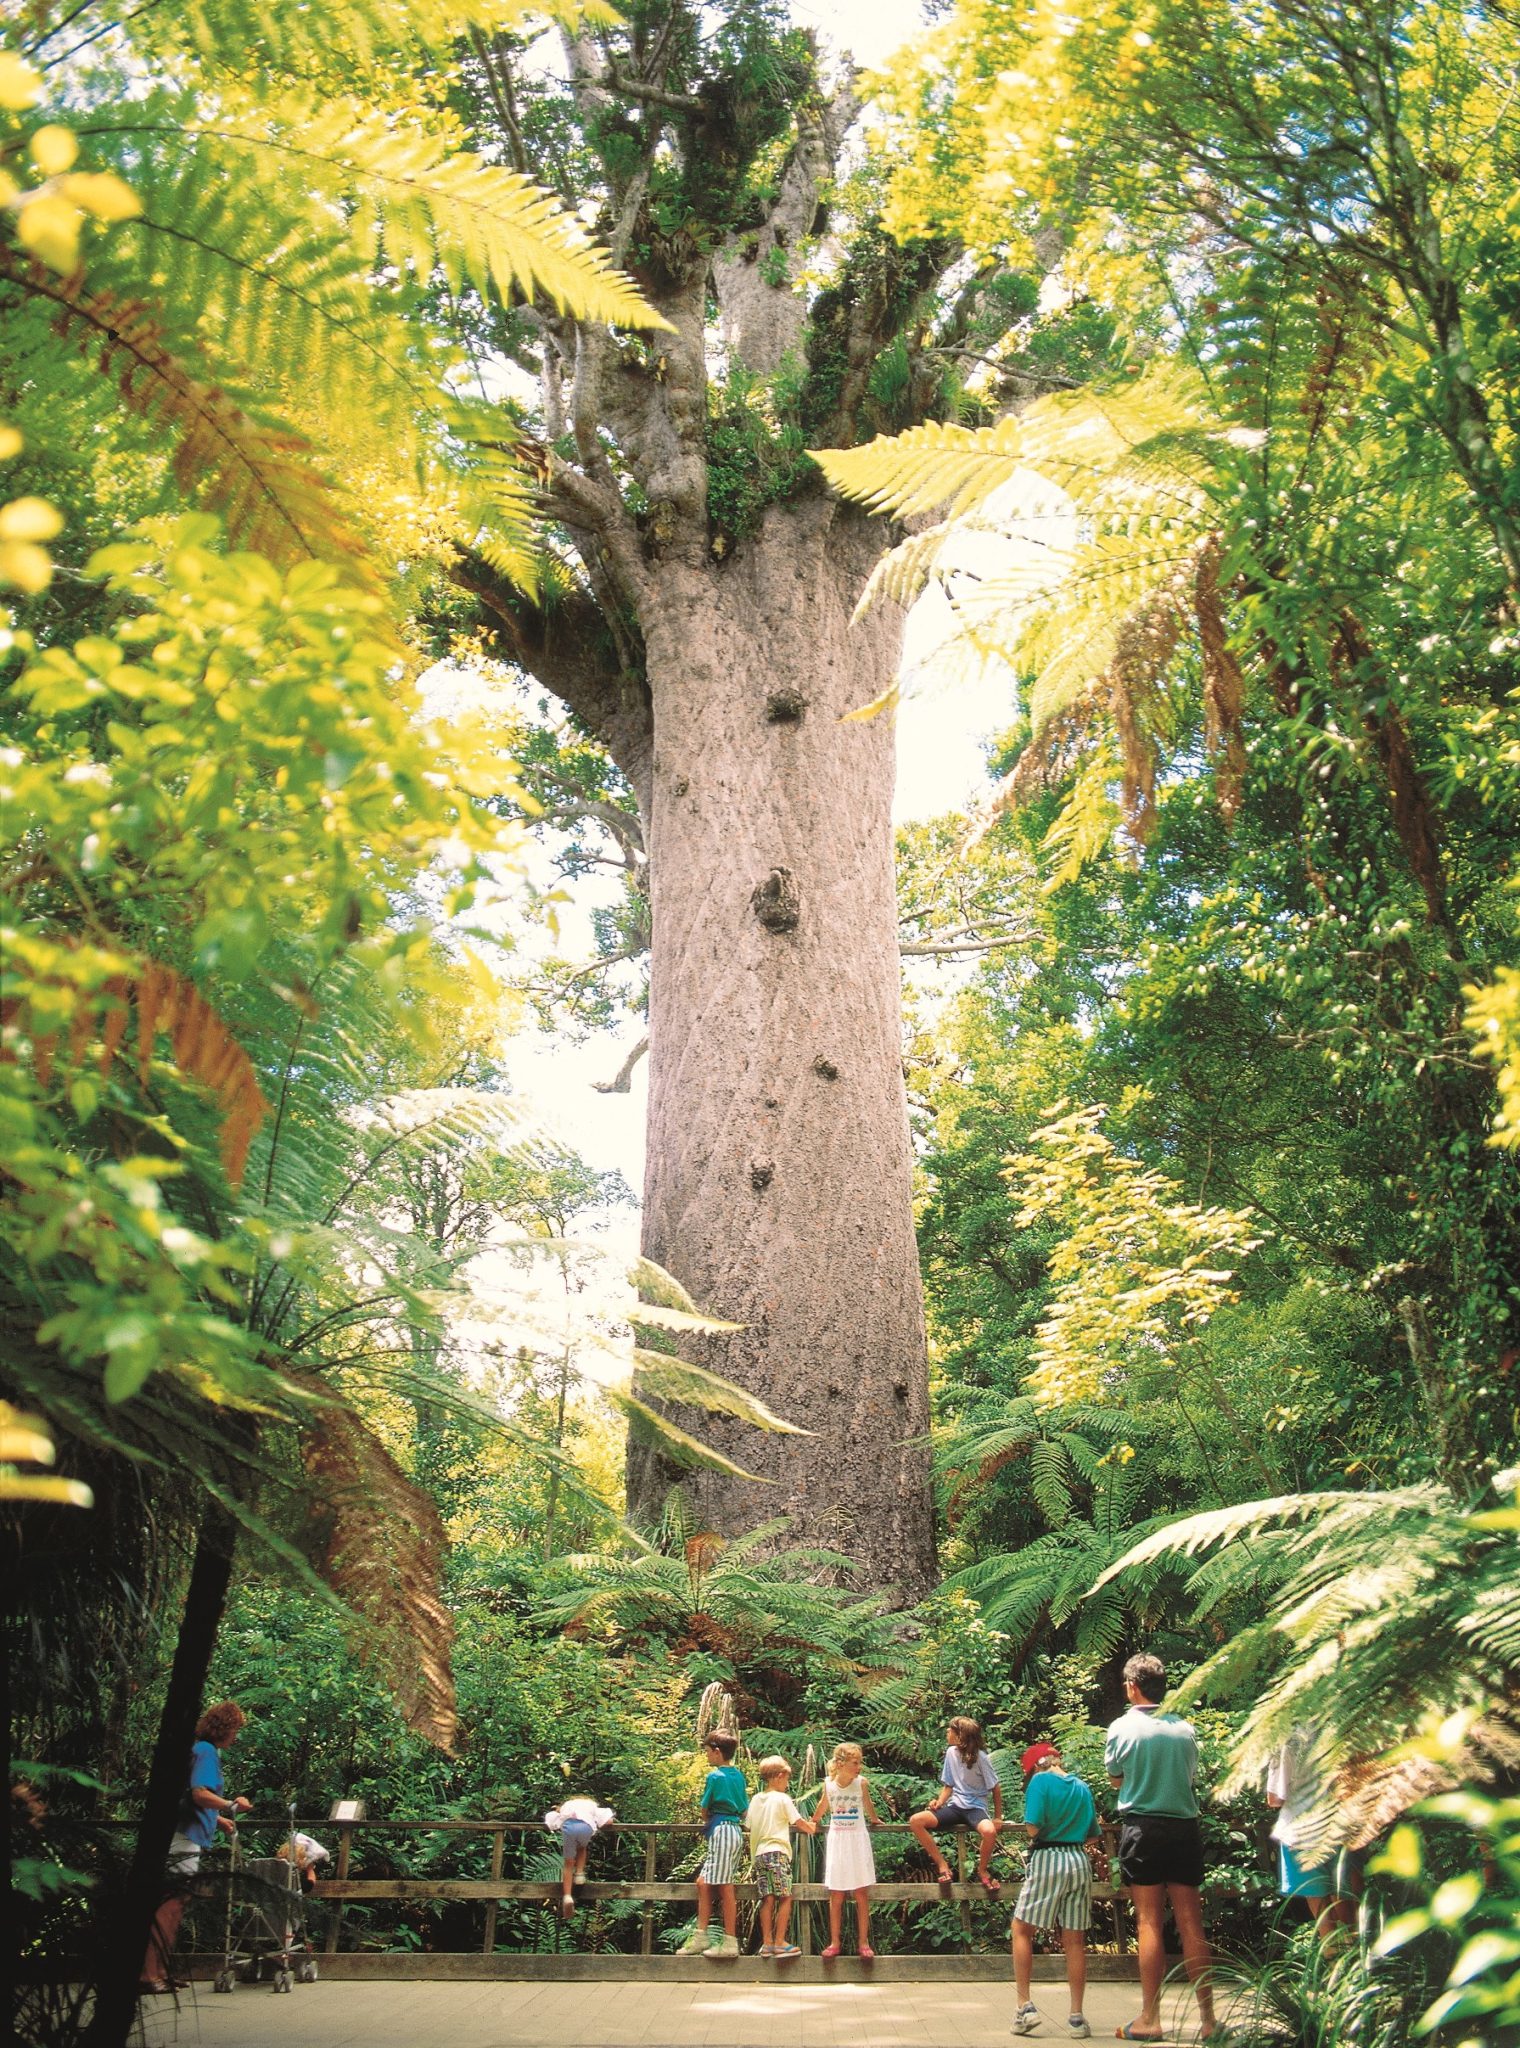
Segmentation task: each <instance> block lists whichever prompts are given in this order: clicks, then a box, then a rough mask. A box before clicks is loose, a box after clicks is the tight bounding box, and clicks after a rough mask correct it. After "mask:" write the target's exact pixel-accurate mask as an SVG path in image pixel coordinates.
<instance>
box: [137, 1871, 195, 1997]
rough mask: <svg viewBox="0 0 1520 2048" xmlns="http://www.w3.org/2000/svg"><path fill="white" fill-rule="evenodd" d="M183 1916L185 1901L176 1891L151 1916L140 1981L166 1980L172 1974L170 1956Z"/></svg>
mask: <svg viewBox="0 0 1520 2048" xmlns="http://www.w3.org/2000/svg"><path fill="white" fill-rule="evenodd" d="M184 1917H185V1901H184V1898H183V1896H182V1895H181V1894H180V1893H178V1892H176V1893H175V1894H174V1895H173V1897H172V1898H167V1899H165V1900H164V1902H163V1904H162V1905H161V1906H160V1907H159V1909H158V1911H157V1912H156V1913H155V1914H154V1916H153V1926H152V1929H151V1930H150V1932H149V1935H148V1948H147V1953H146V1954H145V1955H144V1957H143V1965H142V1982H143V1983H144V1984H155V1983H158V1982H159V1981H160V1980H162V1981H164V1982H167V1981H168V1979H169V1977H170V1975H171V1974H172V1971H171V1968H170V1958H171V1957H172V1956H173V1954H174V1944H175V1943H176V1942H177V1941H178V1940H179V1923H180V1922H181V1920H183V1919H184Z"/></svg>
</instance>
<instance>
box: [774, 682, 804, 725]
mask: <svg viewBox="0 0 1520 2048" xmlns="http://www.w3.org/2000/svg"><path fill="white" fill-rule="evenodd" d="M807 708H808V700H807V698H806V697H804V696H803V694H802V692H801V691H800V690H772V692H771V694H770V695H769V696H768V697H767V698H766V700H765V722H766V724H767V725H799V724H800V723H801V721H802V714H803V712H804V711H806V710H807Z"/></svg>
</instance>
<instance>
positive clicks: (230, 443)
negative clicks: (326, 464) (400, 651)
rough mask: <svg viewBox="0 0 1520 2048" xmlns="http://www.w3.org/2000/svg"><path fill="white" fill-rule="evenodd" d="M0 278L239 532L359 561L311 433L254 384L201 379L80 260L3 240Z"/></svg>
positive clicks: (293, 551)
mask: <svg viewBox="0 0 1520 2048" xmlns="http://www.w3.org/2000/svg"><path fill="white" fill-rule="evenodd" d="M0 279H4V280H5V281H6V282H8V283H10V284H12V285H14V286H16V287H17V288H18V289H19V290H20V291H21V292H23V293H24V294H26V295H27V296H30V297H34V298H38V299H42V300H45V301H46V302H47V303H48V304H50V305H51V306H53V307H54V308H55V309H56V315H57V321H58V326H59V328H60V330H61V331H62V332H64V333H65V334H67V335H70V336H72V337H73V338H74V339H75V340H76V342H77V343H78V344H79V346H80V347H81V348H82V349H86V350H89V351H90V352H91V353H92V354H93V356H94V358H95V361H96V363H97V366H98V368H99V369H100V370H101V371H102V372H103V373H105V374H106V375H108V376H110V377H111V378H113V379H114V381H115V384H116V387H117V389H118V391H119V392H120V395H121V397H122V399H123V401H124V402H125V404H126V405H127V407H128V409H129V410H131V411H133V412H137V413H141V414H143V415H145V416H147V417H150V418H152V419H153V420H154V421H155V422H156V423H157V424H158V425H160V426H161V427H162V428H164V429H165V430H166V431H167V432H168V433H169V434H170V435H171V436H172V438H173V447H172V456H171V462H172V468H173V472H174V475H175V478H176V480H177V481H178V483H179V484H180V487H181V488H182V489H183V490H184V491H185V493H186V495H187V496H191V497H194V496H200V497H201V498H203V499H204V501H205V502H206V503H207V504H208V505H210V506H211V507H212V508H213V509H215V510H216V511H217V512H219V513H220V514H221V516H222V518H223V519H224V520H225V522H226V525H227V530H228V533H229V536H230V537H231V538H233V539H234V540H235V541H236V542H238V543H239V544H240V545H242V546H245V547H248V548H250V549H254V550H257V551H258V552H259V553H262V554H266V555H268V556H270V557H271V559H273V560H275V561H280V562H288V561H290V560H291V559H292V558H297V559H299V558H302V557H306V556H320V555H334V554H336V555H339V556H342V557H346V558H348V560H349V561H350V563H351V564H353V565H355V566H357V565H359V564H361V563H362V561H363V557H364V554H365V547H364V543H363V541H362V539H361V538H360V536H359V534H358V532H357V531H356V529H355V527H354V526H353V524H352V523H351V520H350V517H349V514H348V512H347V509H346V507H345V506H344V504H343V501H342V498H341V496H340V494H339V492H338V490H337V487H336V486H335V484H334V483H333V481H332V479H331V477H329V476H328V475H327V474H326V473H325V472H324V471H323V470H322V469H321V468H319V467H318V465H317V460H316V450H315V449H314V447H313V446H312V444H311V442H310V441H308V440H307V438H306V437H305V436H304V435H303V434H300V433H298V432H297V431H296V430H295V429H294V428H293V427H291V426H290V425H288V424H287V423H286V422H284V421H281V420H279V419H276V418H274V417H273V416H272V415H270V414H268V413H266V412H265V411H263V409H262V408H260V407H259V406H258V405H257V404H256V402H255V401H254V399H253V398H252V397H251V396H249V395H247V394H243V395H241V396H240V395H239V394H238V393H237V392H235V391H234V390H233V389H232V388H231V387H230V386H228V385H226V384H213V383H210V382H208V381H206V379H205V378H204V376H203V375H202V374H201V370H200V365H199V364H198V363H195V362H194V361H193V360H192V359H187V358H185V357H183V356H181V355H179V354H177V353H176V351H175V348H174V347H173V345H172V343H171V340H170V339H168V338H166V332H165V329H164V326H163V324H162V322H161V321H160V320H159V319H158V318H157V317H156V316H155V315H154V314H153V313H152V312H151V311H150V310H149V308H148V306H147V304H146V303H145V302H144V301H142V300H140V299H139V300H123V301H118V300H115V299H113V298H112V297H110V295H109V294H105V293H96V292H94V291H93V290H91V289H90V287H89V285H88V283H87V282H86V279H85V276H84V274H83V273H82V272H75V273H74V274H73V275H72V276H70V277H67V278H65V277H59V276H57V275H56V274H55V273H53V272H51V271H47V270H44V269H43V268H42V267H41V266H39V265H34V264H30V263H26V262H24V261H23V260H22V259H21V258H20V257H19V256H18V255H17V253H16V252H15V251H14V250H9V249H0Z"/></svg>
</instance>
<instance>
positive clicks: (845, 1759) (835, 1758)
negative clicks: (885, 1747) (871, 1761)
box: [829, 1742, 866, 1777]
mask: <svg viewBox="0 0 1520 2048" xmlns="http://www.w3.org/2000/svg"><path fill="white" fill-rule="evenodd" d="M865 1761H866V1753H865V1751H864V1750H863V1749H862V1748H861V1746H860V1744H859V1743H858V1742H836V1743H835V1744H834V1754H833V1755H832V1756H831V1757H830V1758H829V1775H830V1776H831V1777H832V1775H833V1772H834V1766H835V1764H859V1765H860V1766H861V1768H862V1769H864V1767H865Z"/></svg>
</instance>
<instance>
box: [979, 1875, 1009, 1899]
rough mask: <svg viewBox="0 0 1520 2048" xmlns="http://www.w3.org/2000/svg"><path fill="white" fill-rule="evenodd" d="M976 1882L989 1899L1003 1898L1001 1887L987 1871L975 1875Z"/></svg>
mask: <svg viewBox="0 0 1520 2048" xmlns="http://www.w3.org/2000/svg"><path fill="white" fill-rule="evenodd" d="M976 1881H977V1883H978V1884H979V1885H980V1886H981V1888H982V1890H983V1891H984V1892H985V1893H986V1894H987V1896H988V1898H989V1899H1000V1898H1001V1897H1002V1896H1003V1887H1002V1885H1001V1884H1000V1883H999V1882H998V1880H997V1879H996V1878H995V1877H993V1876H992V1875H991V1874H990V1873H989V1872H988V1871H985V1870H979V1871H978V1872H977V1873H976Z"/></svg>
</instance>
